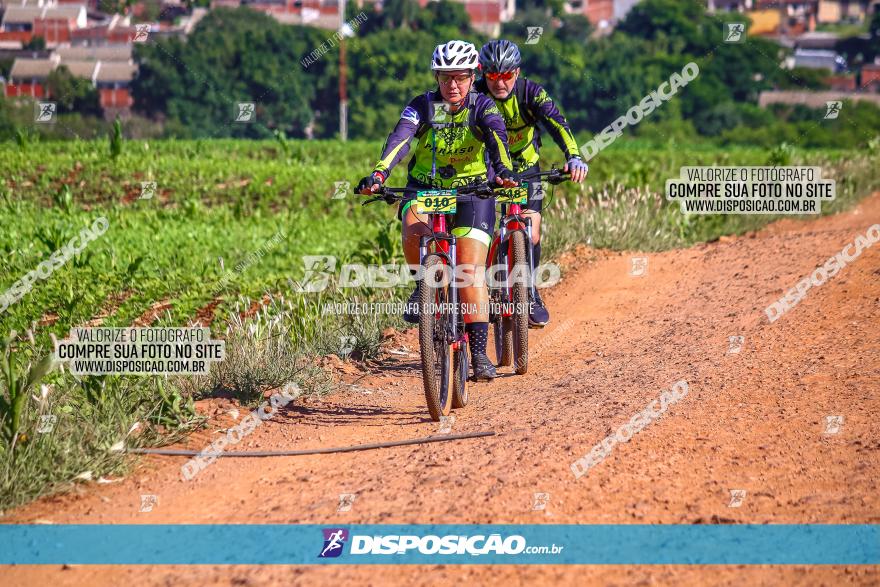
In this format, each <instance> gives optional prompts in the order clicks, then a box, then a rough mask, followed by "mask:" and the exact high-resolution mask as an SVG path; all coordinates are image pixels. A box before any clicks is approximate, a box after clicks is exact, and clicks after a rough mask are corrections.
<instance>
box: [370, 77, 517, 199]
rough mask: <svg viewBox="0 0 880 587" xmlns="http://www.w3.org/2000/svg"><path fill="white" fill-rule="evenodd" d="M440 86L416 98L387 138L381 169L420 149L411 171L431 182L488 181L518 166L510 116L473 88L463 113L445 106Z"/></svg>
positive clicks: (415, 177) (438, 184) (411, 176)
mask: <svg viewBox="0 0 880 587" xmlns="http://www.w3.org/2000/svg"><path fill="white" fill-rule="evenodd" d="M444 104H445V103H444V102H443V98H442V96H441V95H440V92H439V90H433V91H430V92H426V93H424V94H422V95H420V96H417V97H416V98H413V99H412V100H411V101H410V102H409V104H408V105H407V106H406V108H404V109H403V112H402V113H401V115H400V120H399V121H398V122H397V126H395V127H394V130H393V131H392V132H391V134H390V135H389V136H388V139H387V140H386V141H385V146H384V147H383V149H382V157H381V158H380V159H379V161H378V162H377V163H376V166H375V168H374V169H375V171H380V172H382V173H383V174H384V175H385V176H386V177H387V176H388V175H389V173H390V172H391V170H392V169H393V168H394V166H395V165H397V164H398V163H399V162H400V161H401V160H402V159H403V158H404V157H405V156H406V155H407V154H408V153H409V150H410V141H411V140H412V139H413V138H415V139H416V146H415V152H414V153H413V156H412V158H411V159H410V162H409V167H408V175H409V179H410V180H415V181H417V182H419V183H423V184H426V185H433V186H436V187H444V188H447V187H455V186H461V185H467V184H469V183H473V182H479V181H485V180H486V179H488V176H489V169H488V167H487V156H486V155H487V154H488V165H489V166H491V168H492V171H493V172H494V173H492V175H497V174H499V173H500V172H501V171H503V170H504V169H508V170H512V164H511V160H510V151H509V150H508V147H507V132H506V130H505V125H504V119H503V118H501V114H500V113H499V111H498V108H497V106H495V103H494V102H493V101H492V100H491V99H490V98H487V97H486V96H484V95H482V94H480V93H477V92H474V91H471V92H470V93H469V94H468V95H467V97H466V98H465V100H464V104H463V105H462V107H461V108H459V110H458V111H457V112H449V111H448V109H447V106H444Z"/></svg>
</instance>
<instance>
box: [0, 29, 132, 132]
mask: <svg viewBox="0 0 880 587" xmlns="http://www.w3.org/2000/svg"><path fill="white" fill-rule="evenodd" d="M61 65H63V66H65V67H67V69H69V70H70V73H71V74H72V75H74V76H75V77H79V78H83V79H87V80H89V81H90V82H92V85H93V86H95V88H96V89H97V90H98V97H99V102H100V105H101V108H102V110H104V114H105V116H108V117H112V116H113V115H115V114H117V113H121V112H124V111H127V110H128V109H130V108H131V106H132V104H133V99H132V97H131V91H130V85H131V81H132V80H133V79H134V77H135V75H136V74H137V65H136V64H135V63H134V62H133V61H132V59H131V46H130V45H128V46H120V47H66V48H62V49H59V50H57V51H55V52H54V53H52V55H51V56H50V57H49V58H48V59H30V58H17V59H16V60H15V61H13V63H12V69H11V71H10V73H9V81H8V83H7V84H6V91H5V95H6V96H7V97H8V98H16V97H22V96H28V97H32V98H51V96H49V95H48V93H47V91H46V79H47V78H48V77H49V74H50V73H51V72H52V71H54V70H55V69H56V68H57V67H59V66H61Z"/></svg>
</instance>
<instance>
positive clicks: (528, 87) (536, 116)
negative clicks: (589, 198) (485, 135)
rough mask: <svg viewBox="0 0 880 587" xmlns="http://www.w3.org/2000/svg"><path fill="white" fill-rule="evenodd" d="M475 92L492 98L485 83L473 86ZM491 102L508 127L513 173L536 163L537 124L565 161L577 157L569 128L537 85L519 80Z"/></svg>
mask: <svg viewBox="0 0 880 587" xmlns="http://www.w3.org/2000/svg"><path fill="white" fill-rule="evenodd" d="M475 88H476V90H477V91H478V92H480V93H482V94H485V95H486V96H488V97H489V98H492V94H491V93H490V92H489V87H488V86H487V84H486V80H485V79H480V80H479V81H478V82H477V83H476V84H475ZM492 99H493V100H494V101H495V104H496V105H497V106H498V110H499V111H500V112H501V116H502V117H503V118H504V123H505V126H506V127H507V138H508V144H509V145H510V156H511V157H512V158H513V162H514V166H515V169H514V171H516V172H521V171H522V170H524V169H526V168H528V167H531V166H532V165H534V164H536V163H537V162H538V159H539V151H540V147H541V142H540V140H539V137H538V132H536V129H537V123H538V122H541V123H543V124H544V127H545V128H546V129H547V132H549V133H550V136H551V137H553V141H554V142H555V143H556V144H557V145H558V146H559V148H560V150H562V152H563V153H564V154H565V158H566V159H568V158H570V157H572V156H573V155H578V156H580V152H579V150H578V146H577V141H576V140H575V138H574V135H573V134H572V132H571V129H570V128H569V127H568V122H567V121H566V120H565V117H564V116H563V115H562V113H561V112H560V111H559V109H558V108H557V107H556V104H554V103H553V100H552V99H550V96H548V95H547V91H546V90H545V89H544V88H543V87H541V85H540V84H537V83H535V82H533V81H531V80H528V79H526V78H524V77H522V76H520V77H519V78H518V79H517V80H516V84H514V87H513V91H511V92H510V94H509V95H508V96H507V98H504V99H503V100H502V99H497V98H492Z"/></svg>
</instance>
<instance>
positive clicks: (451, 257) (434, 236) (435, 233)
mask: <svg viewBox="0 0 880 587" xmlns="http://www.w3.org/2000/svg"><path fill="white" fill-rule="evenodd" d="M428 222H429V223H430V224H431V235H430V236H422V237H421V238H420V239H419V264H421V265H424V262H425V257H426V256H428V254H430V253H432V252H433V253H436V254H438V255H440V257H441V258H442V259H443V263H444V264H445V265H448V266H449V267H450V269H451V271H452V275H455V259H456V246H457V245H456V238H455V235H453V234H450V233H448V232H447V231H446V214H439V213H433V212H432V213H429V214H428ZM431 242H434V244H435V245H436V247H435V249H434V251H430V250H429V247H430V245H431ZM449 290H450V296H449V297H450V299H449V302H450V303H451V304H452V307H453V308H458V288H457V287H455V284H454V281H453V283H452V287H450V288H449ZM438 316H439V312H438ZM450 322H451V329H452V331H451V332H447V333H446V338H447V340H446V342H447V344H449V343H451V344H452V348H453V349H454V350H456V351H457V350H460V349H461V348H462V345H465V346H466V345H467V343H468V335H467V333H466V332H464V331H462V332H459V331H458V330H459V329H458V320H451V321H450Z"/></svg>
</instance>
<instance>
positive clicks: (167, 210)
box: [0, 134, 880, 508]
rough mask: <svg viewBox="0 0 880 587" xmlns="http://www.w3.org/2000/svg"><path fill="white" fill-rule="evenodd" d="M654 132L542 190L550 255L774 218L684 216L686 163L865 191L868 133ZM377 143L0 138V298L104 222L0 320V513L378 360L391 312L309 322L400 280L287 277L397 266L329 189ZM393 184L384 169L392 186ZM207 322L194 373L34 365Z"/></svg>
mask: <svg viewBox="0 0 880 587" xmlns="http://www.w3.org/2000/svg"><path fill="white" fill-rule="evenodd" d="M651 136H653V137H655V138H654V139H653V142H649V141H648V140H647V139H640V140H639V141H626V140H621V141H618V142H617V143H615V144H614V145H613V146H611V147H610V148H608V149H606V150H605V151H603V152H602V153H601V155H599V156H598V157H597V158H596V159H595V160H594V161H593V162H592V164H591V167H592V171H591V176H590V178H589V180H588V183H587V185H586V186H584V187H578V186H574V185H563V186H558V187H556V188H555V189H554V191H553V192H552V193H551V194H550V195H549V198H548V200H547V201H546V202H545V209H546V210H547V214H546V221H545V222H546V224H545V226H546V228H545V235H546V237H545V239H546V240H545V243H546V244H545V251H547V253H546V254H547V255H548V256H549V257H550V258H552V257H553V256H555V255H557V254H558V253H559V252H561V251H562V250H564V249H566V248H568V247H571V246H573V245H575V244H577V243H582V242H589V243H591V244H592V245H593V246H598V247H609V248H615V249H621V248H627V249H639V250H660V249H664V248H669V247H675V246H682V245H688V244H691V243H694V242H698V241H706V240H712V239H715V238H718V237H719V236H720V235H723V234H728V233H731V232H742V231H745V230H752V229H755V228H758V227H760V226H761V225H763V224H765V223H767V222H769V221H770V220H772V218H770V217H765V216H705V217H684V216H682V215H681V214H680V213H679V212H678V210H677V208H676V207H673V206H670V205H668V204H667V203H666V202H665V201H664V199H663V198H662V196H661V193H662V189H663V185H664V181H665V179H666V178H670V177H677V176H678V175H679V168H680V167H681V166H684V165H710V164H720V165H725V164H726V165H761V164H772V163H779V164H807V163H809V164H811V165H820V166H822V167H823V170H824V172H825V174H826V176H830V177H834V178H836V179H837V181H838V191H837V193H838V200H837V201H836V202H834V204H833V205H831V206H826V207H825V209H824V210H823V211H824V212H827V211H830V210H834V209H840V208H842V207H845V206H848V205H850V204H851V203H853V202H854V201H855V200H856V199H857V198H858V197H859V196H861V195H863V194H866V193H869V192H870V191H872V190H875V189H877V187H878V185H880V169H878V168H877V166H876V159H877V156H878V153H877V147H878V145H877V143H876V142H875V143H872V145H871V147H870V149H865V150H860V151H834V152H818V151H808V150H799V149H792V148H790V147H784V148H780V149H776V150H774V151H767V150H763V149H743V148H737V147H729V148H726V149H724V150H719V149H717V148H712V147H710V146H708V145H706V144H704V143H697V144H689V143H687V142H682V141H681V140H675V139H668V140H664V141H662V142H657V140H656V135H651ZM380 148H381V144H380V143H379V142H376V141H373V142H352V143H348V144H342V143H339V142H332V141H298V140H288V139H286V138H285V137H284V136H283V135H281V134H279V135H278V136H277V138H276V139H275V140H273V141H235V140H216V141H208V142H202V141H156V142H149V143H147V142H142V141H138V142H135V141H123V142H122V143H118V144H117V147H116V150H117V153H118V154H117V155H116V156H115V157H113V156H111V151H110V149H109V148H108V142H107V140H106V139H104V140H97V141H88V142H87V141H74V142H68V143H62V142H41V141H40V140H35V139H34V137H25V138H22V139H21V140H20V141H18V144H13V143H7V144H6V145H4V146H2V147H0V162H2V163H0V173H2V177H4V178H5V182H4V183H3V184H2V185H0V223H2V225H3V226H4V227H5V230H4V231H3V232H2V234H0V275H2V279H0V288H2V291H4V292H5V291H6V290H7V289H8V288H9V287H10V286H11V285H12V284H13V283H14V282H16V281H17V280H19V279H21V278H22V277H23V276H24V275H25V274H27V273H28V272H30V271H32V270H34V269H36V268H37V267H38V266H39V264H40V263H41V262H43V261H45V260H46V259H48V257H49V255H51V254H52V253H53V252H54V251H57V250H59V249H60V248H61V247H63V246H64V243H66V242H67V241H68V240H69V239H70V238H71V237H72V236H73V235H75V234H76V233H78V232H79V231H80V230H81V229H83V228H84V227H86V226H89V225H91V223H92V222H94V220H95V219H96V218H98V217H105V218H107V220H108V225H109V227H108V229H107V231H106V232H105V233H104V234H103V235H101V236H99V237H98V238H97V239H96V240H94V241H92V242H91V243H89V244H88V246H87V247H86V248H85V249H84V250H83V251H82V253H81V254H79V255H77V256H74V257H73V258H71V259H70V260H69V261H68V262H67V263H66V264H64V265H63V266H61V267H59V268H58V269H57V270H55V271H54V272H53V273H51V275H49V276H48V277H47V278H45V279H37V280H36V281H34V283H33V286H32V288H31V290H30V291H29V292H28V293H26V294H25V295H24V297H23V298H22V299H21V300H19V301H17V302H15V303H13V304H12V305H10V306H9V308H8V309H7V310H6V311H5V312H3V313H2V314H0V331H2V332H3V333H4V336H8V337H9V341H8V342H7V343H6V344H5V345H4V347H3V349H2V351H3V353H4V354H3V357H5V358H4V359H3V360H4V361H5V364H7V365H9V367H8V368H4V376H3V379H2V382H0V408H2V411H3V421H2V422H3V433H2V434H0V508H9V507H12V506H14V505H16V504H20V503H23V502H25V501H28V500H30V499H33V498H35V497H37V496H39V495H42V494H45V493H48V492H55V491H62V490H64V489H65V488H68V487H69V486H70V484H71V483H73V482H76V478H77V477H80V478H81V479H83V478H92V479H97V478H99V477H101V476H105V477H106V476H113V475H118V474H120V473H122V472H124V471H125V470H126V467H127V466H129V465H130V463H131V460H130V459H127V458H126V457H125V456H124V454H122V453H120V452H118V451H116V450H111V449H112V448H113V447H114V446H116V447H117V448H118V443H119V442H121V441H123V440H124V441H125V442H126V444H127V445H129V446H150V445H157V444H164V443H167V442H170V441H173V440H175V439H177V438H179V437H180V436H181V435H183V434H185V433H187V432H188V431H190V430H192V429H193V428H194V427H196V426H198V425H199V422H200V419H199V418H198V417H197V415H196V413H195V411H194V408H193V401H194V400H195V399H199V398H203V397H208V396H211V395H214V394H217V393H223V394H230V395H233V396H235V397H237V398H239V399H240V400H241V401H242V402H243V403H244V404H246V405H251V406H252V405H256V404H257V403H259V401H261V398H262V397H263V393H264V392H265V391H266V390H267V389H269V388H273V387H277V386H279V385H281V384H283V383H284V382H286V381H289V380H294V381H296V382H297V383H298V384H299V385H300V387H301V388H302V389H303V390H304V391H305V392H306V393H323V392H326V391H327V390H328V389H330V388H331V386H332V383H331V382H330V381H329V380H328V378H327V376H326V375H324V374H323V372H322V371H320V370H319V369H318V368H317V366H316V363H315V358H316V357H318V356H321V355H327V354H339V353H340V340H341V338H342V337H354V340H355V342H354V344H353V345H351V346H353V351H352V352H351V355H350V357H351V358H358V359H362V358H369V357H372V356H375V354H376V352H377V350H378V347H379V342H380V333H381V331H382V329H383V328H386V327H388V326H396V327H402V326H403V322H402V321H401V320H400V318H399V317H396V316H391V315H371V316H357V315H335V314H326V315H325V314H324V313H323V308H324V304H325V303H328V302H348V301H361V302H363V301H391V300H399V301H402V300H404V299H406V296H407V295H408V293H409V286H403V287H399V288H392V289H368V288H359V289H353V288H346V289H341V288H338V287H337V286H335V285H333V284H332V282H331V287H330V288H329V289H327V290H325V291H323V292H320V293H297V292H296V291H295V289H294V288H293V287H292V286H295V283H294V282H299V281H301V279H302V276H303V269H304V268H303V258H302V257H303V255H334V256H336V257H338V259H339V261H338V265H337V267H338V266H339V265H342V264H343V263H347V262H361V263H372V264H384V263H401V262H402V254H401V249H400V243H399V224H398V222H397V221H396V219H394V212H393V210H392V209H390V208H388V207H385V206H381V205H374V206H369V207H362V206H361V205H360V202H359V200H360V198H358V197H355V196H353V195H351V194H350V193H348V191H344V192H343V193H344V197H342V198H338V199H334V197H333V196H334V195H335V194H336V182H345V181H348V182H350V184H351V185H354V183H355V182H356V181H357V179H358V178H359V177H360V175H362V174H363V173H364V172H365V171H366V170H368V169H370V167H371V165H372V163H373V161H374V159H375V157H376V155H377V153H378V152H379V150H380ZM871 149H873V150H871ZM549 162H552V158H551V161H548V163H549ZM556 162H557V163H560V161H558V160H557V161H556ZM343 170H344V171H343ZM402 181H403V180H402V170H398V171H396V172H395V174H394V175H393V176H392V178H391V182H390V183H391V184H392V185H398V184H400V183H401V182H402ZM142 182H147V191H145V192H144V191H143V190H144V186H142ZM149 182H155V189H154V190H152V187H151V184H150V183H149ZM142 193H146V194H148V195H149V194H150V193H152V196H151V197H149V198H141V195H142ZM256 253H258V254H256ZM221 258H222V260H223V261H222V264H221ZM257 300H263V301H262V302H260V303H258V302H257ZM266 302H268V305H265V306H262V309H261V304H264V303H266ZM206 312H207V313H206ZM211 314H213V316H214V317H215V319H214V321H213V323H212V328H213V329H214V332H215V335H216V336H222V337H224V338H226V340H227V355H228V358H227V360H226V361H224V362H222V363H221V364H219V365H217V367H216V368H215V369H213V370H212V371H211V373H210V374H208V375H206V376H202V377H191V378H187V377H171V378H169V379H168V380H167V381H166V380H165V379H164V378H161V377H155V378H141V377H129V376H101V377H83V378H81V379H77V378H75V377H73V376H72V375H70V373H68V372H66V371H61V370H59V369H57V368H56V369H54V370H52V371H50V372H49V373H47V374H44V370H45V367H46V365H45V363H43V362H41V361H42V360H43V359H44V357H46V356H47V355H48V354H49V353H50V352H51V349H52V343H51V338H52V337H53V336H54V337H56V338H59V339H60V338H65V337H66V336H67V333H68V332H69V329H70V328H71V327H72V326H77V325H84V324H96V323H98V321H100V323H101V324H103V325H107V326H123V325H130V324H132V323H135V322H136V321H138V320H139V319H140V321H139V322H138V323H140V324H149V323H151V322H152V323H153V324H154V325H164V326H172V325H173V326H180V325H185V324H188V323H189V322H190V321H191V320H193V319H196V318H205V317H206V316H208V315H211ZM154 315H155V316H154ZM28 331H30V332H28ZM45 417H49V418H54V419H55V420H56V423H55V428H54V431H52V432H49V433H40V432H38V430H39V429H40V427H41V426H42V425H43V424H44V420H45Z"/></svg>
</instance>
